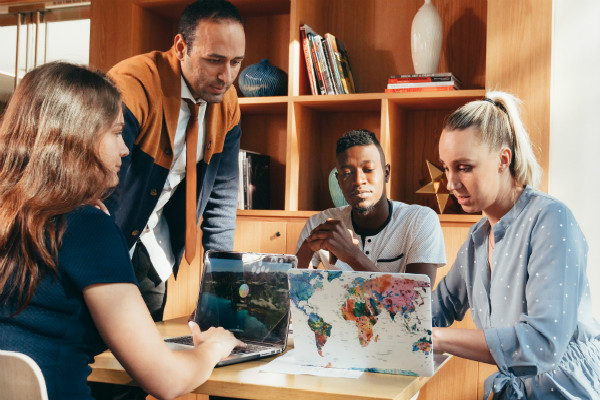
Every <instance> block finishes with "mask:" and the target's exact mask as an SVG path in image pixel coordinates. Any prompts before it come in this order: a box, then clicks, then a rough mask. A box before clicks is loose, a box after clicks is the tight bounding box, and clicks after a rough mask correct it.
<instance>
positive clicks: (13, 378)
mask: <svg viewBox="0 0 600 400" xmlns="http://www.w3.org/2000/svg"><path fill="white" fill-rule="evenodd" d="M0 398H2V399H12V400H48V392H47V391H46V382H45V381H44V376H43V375H42V370H41V369H40V367H39V366H38V365H37V364H36V363H35V361H33V360H32V359H31V357H29V356H26V355H25V354H21V353H17V352H14V351H6V350H0Z"/></svg>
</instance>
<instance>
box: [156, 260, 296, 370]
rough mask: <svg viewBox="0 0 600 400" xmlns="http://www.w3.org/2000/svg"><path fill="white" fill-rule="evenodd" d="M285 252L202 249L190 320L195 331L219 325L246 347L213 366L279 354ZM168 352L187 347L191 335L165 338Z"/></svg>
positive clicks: (292, 263)
mask: <svg viewBox="0 0 600 400" xmlns="http://www.w3.org/2000/svg"><path fill="white" fill-rule="evenodd" d="M297 264H298V261H297V259H296V256H294V255H287V254H265V253H240V252H222V251H210V250H209V251H207V252H206V253H205V254H204V264H203V267H202V282H201V283H200V293H199V295H198V304H197V306H196V312H195V318H194V319H195V321H196V322H197V323H198V325H199V326H200V329H201V330H206V329H208V328H210V327H211V326H215V327H216V326H221V327H223V328H225V329H228V330H230V331H231V332H233V334H234V335H235V337H237V338H238V339H240V340H241V341H242V342H244V343H246V344H247V347H245V348H241V347H240V348H235V349H234V351H233V352H232V354H231V355H230V356H229V357H228V358H227V359H225V360H222V361H220V362H219V363H218V364H217V366H223V365H229V364H234V363H238V362H243V361H250V360H254V359H257V358H262V357H268V356H272V355H274V354H279V353H281V352H283V351H284V350H285V347H286V345H287V336H288V328H289V318H290V312H289V311H290V308H289V305H290V302H289V286H288V278H287V271H288V270H289V269H290V268H296V267H297ZM165 341H166V342H167V344H168V345H169V347H170V348H172V349H182V348H189V347H191V346H193V342H192V337H191V336H181V337H176V338H168V339H165Z"/></svg>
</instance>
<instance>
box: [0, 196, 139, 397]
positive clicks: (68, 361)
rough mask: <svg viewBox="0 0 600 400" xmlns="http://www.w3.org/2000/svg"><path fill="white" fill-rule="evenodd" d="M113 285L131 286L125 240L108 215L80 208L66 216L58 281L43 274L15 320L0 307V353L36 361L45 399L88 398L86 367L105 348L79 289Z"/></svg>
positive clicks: (7, 310)
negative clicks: (129, 284)
mask: <svg viewBox="0 0 600 400" xmlns="http://www.w3.org/2000/svg"><path fill="white" fill-rule="evenodd" d="M117 282H127V283H134V284H136V280H135V275H134V272H133V267H132V266H131V261H130V259H129V253H128V251H127V244H126V242H125V238H124V237H123V234H122V233H121V230H120V229H119V228H118V227H117V226H116V225H115V224H114V222H113V220H112V218H111V217H109V216H108V215H106V214H105V213H103V212H102V211H100V210H98V209H96V208H94V207H91V206H84V207H80V208H78V209H76V210H74V211H72V212H70V213H69V214H67V228H66V230H65V233H64V236H63V242H62V246H61V248H60V250H59V253H58V279H55V278H53V277H51V276H46V277H45V278H44V279H43V280H42V281H41V282H40V283H39V285H38V286H37V288H36V290H35V294H34V296H33V299H32V301H31V303H30V304H29V305H28V306H27V307H26V308H25V310H23V311H22V312H21V313H20V314H18V315H16V316H15V317H12V318H10V317H9V316H10V314H11V313H12V312H13V311H14V309H15V308H14V307H15V305H14V304H11V305H9V306H8V307H2V308H0V349H3V350H14V351H18V352H21V353H24V354H27V355H28V356H30V357H31V358H33V359H34V360H35V361H36V362H37V363H38V365H39V366H40V368H41V369H42V372H43V374H44V378H45V380H46V387H47V389H48V397H49V399H50V400H58V399H61V400H62V399H78V400H79V399H91V398H92V397H91V395H90V390H89V387H88V385H87V377H88V375H89V374H90V373H91V368H90V367H89V366H88V364H89V363H91V362H93V360H94V358H93V357H94V356H95V355H97V354H99V353H101V352H102V351H104V350H105V349H106V345H105V344H104V341H103V340H102V338H101V337H100V335H99V333H98V330H97V329H96V326H95V325H94V322H93V321H92V318H91V316H90V313H89V310H88V308H87V306H86V304H85V302H84V299H83V289H84V288H85V287H87V286H90V285H93V284H96V283H117Z"/></svg>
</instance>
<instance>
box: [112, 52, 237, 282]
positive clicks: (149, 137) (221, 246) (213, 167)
mask: <svg viewBox="0 0 600 400" xmlns="http://www.w3.org/2000/svg"><path fill="white" fill-rule="evenodd" d="M108 75H109V77H110V78H111V79H112V80H113V81H114V82H115V83H116V85H117V87H118V88H119V90H120V91H121V94H122V96H123V101H124V102H125V106H126V107H125V111H124V117H125V128H124V131H123V138H124V139H125V143H126V144H127V147H128V148H129V151H130V154H129V155H128V156H127V157H125V158H124V159H123V165H122V167H121V173H120V183H119V186H118V187H117V189H116V190H115V192H114V193H113V194H112V195H111V197H110V198H109V199H108V200H107V207H108V208H109V210H110V212H111V214H112V215H114V217H115V220H116V222H117V224H118V225H119V226H120V227H121V229H122V230H123V232H124V234H125V237H126V238H127V243H128V245H129V247H130V248H131V247H132V246H133V245H134V243H135V242H136V241H137V240H138V238H139V235H140V233H141V232H142V231H143V229H144V228H145V226H146V224H147V222H148V219H149V217H150V215H151V213H152V211H153V210H154V207H155V206H156V203H157V201H158V197H159V195H160V193H161V191H162V189H163V186H164V184H165V181H166V179H167V175H168V173H169V169H170V168H171V164H172V163H173V143H174V138H175V131H176V129H177V120H178V118H179V108H180V104H181V68H180V64H179V60H178V59H177V57H176V56H175V52H174V49H173V48H171V49H170V50H169V51H167V52H159V51H154V52H151V53H146V54H142V55H138V56H134V57H131V58H128V59H126V60H124V61H121V62H120V63H118V64H116V65H115V66H114V67H113V68H112V69H111V70H110V71H109V73H108ZM205 124H206V137H205V146H204V158H203V160H202V161H200V162H199V163H198V165H197V171H198V174H197V177H198V185H197V187H198V218H199V219H200V217H203V222H202V244H203V247H204V248H205V249H215V250H231V249H232V248H233V233H234V230H235V217H236V206H237V189H238V152H239V146H240V137H241V129H240V108H239V105H238V99H237V94H236V91H235V88H234V87H233V86H232V87H231V88H230V89H229V90H228V91H227V93H226V94H225V97H224V99H223V102H221V103H213V104H208V106H207V109H206V115H205ZM163 215H164V216H165V217H166V219H167V223H168V225H169V230H170V236H171V246H172V248H173V254H175V255H176V257H177V259H178V260H179V259H181V256H182V254H183V248H184V243H185V182H183V181H182V182H181V183H180V184H179V186H178V187H177V190H176V191H175V193H174V195H173V197H171V199H170V200H169V202H168V203H167V205H166V206H165V208H164V211H163ZM176 264H178V263H176ZM176 268H177V266H176V267H175V271H176V270H177V269H176Z"/></svg>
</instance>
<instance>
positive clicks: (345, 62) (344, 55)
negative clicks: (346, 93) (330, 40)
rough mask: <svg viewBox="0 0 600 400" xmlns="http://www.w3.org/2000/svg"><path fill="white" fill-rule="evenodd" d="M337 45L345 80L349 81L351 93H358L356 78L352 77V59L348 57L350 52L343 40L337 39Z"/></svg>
mask: <svg viewBox="0 0 600 400" xmlns="http://www.w3.org/2000/svg"><path fill="white" fill-rule="evenodd" d="M336 43H337V47H338V51H339V52H340V56H341V59H342V69H343V71H344V79H346V80H347V85H348V87H349V88H350V93H356V86H355V85H354V78H353V77H352V68H351V67H350V58H349V57H348V50H346V46H345V45H344V42H342V41H341V40H339V39H337V38H336Z"/></svg>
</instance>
